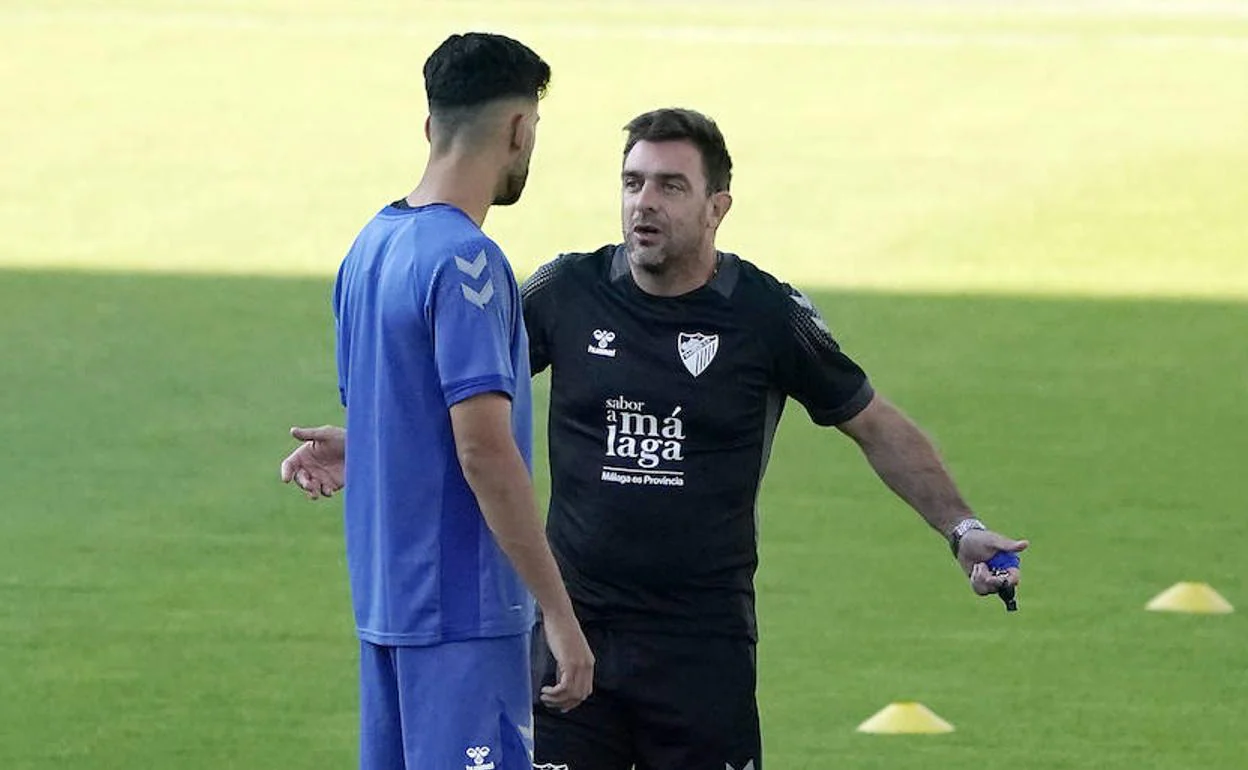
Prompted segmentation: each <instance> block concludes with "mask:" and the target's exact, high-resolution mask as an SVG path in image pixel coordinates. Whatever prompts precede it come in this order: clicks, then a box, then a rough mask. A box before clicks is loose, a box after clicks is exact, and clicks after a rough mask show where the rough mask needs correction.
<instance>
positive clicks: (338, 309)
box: [333, 260, 351, 406]
mask: <svg viewBox="0 0 1248 770" xmlns="http://www.w3.org/2000/svg"><path fill="white" fill-rule="evenodd" d="M346 270H347V263H346V261H345V260H344V261H343V263H342V266H341V267H339V268H338V277H337V278H336V279H335V280H334V299H333V303H334V329H335V331H336V332H337V333H336V334H335V335H334V339H335V342H334V362H335V364H336V365H337V368H338V398H339V399H340V400H341V401H342V405H343V406H346V405H347V362H348V361H349V360H350V358H351V341H350V340H349V339H348V338H347V335H345V334H342V318H343V316H344V315H345V311H344V308H343V306H342V303H343V300H344V297H343V292H342V279H343V275H344V274H345V273H346Z"/></svg>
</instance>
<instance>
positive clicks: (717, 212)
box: [707, 190, 732, 229]
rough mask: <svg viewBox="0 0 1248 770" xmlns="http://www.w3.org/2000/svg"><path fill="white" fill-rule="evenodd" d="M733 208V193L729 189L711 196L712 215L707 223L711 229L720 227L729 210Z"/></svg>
mask: <svg viewBox="0 0 1248 770" xmlns="http://www.w3.org/2000/svg"><path fill="white" fill-rule="evenodd" d="M731 208H732V193H730V192H728V191H727V190H721V191H720V192H717V193H715V194H713V195H712V196H711V216H710V221H709V222H708V223H707V224H708V225H710V227H711V229H715V228H717V227H719V225H720V223H721V222H723V221H724V217H726V216H728V210H729V209H731Z"/></svg>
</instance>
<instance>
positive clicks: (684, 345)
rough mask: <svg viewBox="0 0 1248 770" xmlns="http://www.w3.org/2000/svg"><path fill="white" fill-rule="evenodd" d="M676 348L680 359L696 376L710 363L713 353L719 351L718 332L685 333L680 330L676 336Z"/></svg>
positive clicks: (713, 356)
mask: <svg viewBox="0 0 1248 770" xmlns="http://www.w3.org/2000/svg"><path fill="white" fill-rule="evenodd" d="M676 349H677V350H679V351H680V361H681V363H683V364H684V365H685V368H686V369H688V370H689V373H690V374H692V375H693V376H694V377H697V376H698V375H699V374H701V373H702V372H704V371H706V367H708V366H710V365H711V361H712V360H714V358H715V354H716V353H717V352H718V351H719V335H718V334H702V333H701V332H695V333H694V334H686V333H685V332H681V333H680V334H679V335H677V337H676Z"/></svg>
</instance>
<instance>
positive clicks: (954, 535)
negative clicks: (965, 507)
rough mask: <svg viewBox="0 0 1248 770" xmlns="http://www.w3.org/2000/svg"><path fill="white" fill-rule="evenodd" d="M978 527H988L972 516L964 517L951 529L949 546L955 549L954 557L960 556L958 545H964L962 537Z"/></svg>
mask: <svg viewBox="0 0 1248 770" xmlns="http://www.w3.org/2000/svg"><path fill="white" fill-rule="evenodd" d="M976 529H988V528H987V527H985V526H984V523H983V522H982V521H980V520H979V519H976V518H974V517H971V518H969V519H963V520H962V521H959V522H958V523H957V524H955V525H954V527H953V529H951V530H949V547H950V548H951V549H952V550H953V558H955V559H956V558H958V546H960V545H962V538H964V537H966V533H967V532H970V531H972V530H976Z"/></svg>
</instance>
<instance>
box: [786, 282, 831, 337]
mask: <svg viewBox="0 0 1248 770" xmlns="http://www.w3.org/2000/svg"><path fill="white" fill-rule="evenodd" d="M790 291H791V292H792V293H791V294H790V295H789V299H791V300H793V301H794V302H796V303H797V304H798V307H801V308H803V309H805V310H806V311H807V312H809V313H810V320H812V321H814V323H815V326H818V327H819V331H821V332H823V333H824V334H827V335H829V336H830V335H831V334H832V330H831V329H829V328H828V325H827V323H825V322H824V320H823V316H821V315H819V308H817V307H815V303H813V302H811V301H810V299H809V298H807V296H806V295H805V294H802V293H801V292H800V291H798V290H797V289H792V288H791V289H790Z"/></svg>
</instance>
